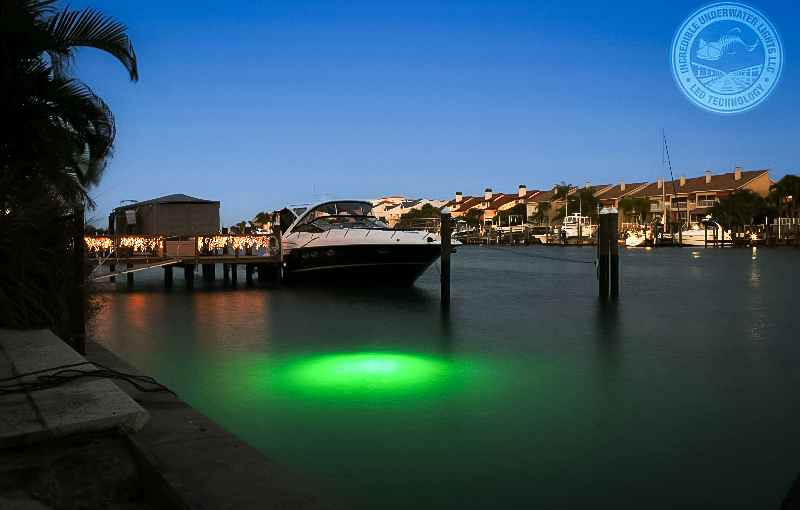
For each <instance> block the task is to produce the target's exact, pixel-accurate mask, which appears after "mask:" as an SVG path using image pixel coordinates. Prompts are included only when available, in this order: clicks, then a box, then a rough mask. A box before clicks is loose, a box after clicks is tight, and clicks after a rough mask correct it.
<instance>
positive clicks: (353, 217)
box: [294, 202, 389, 232]
mask: <svg viewBox="0 0 800 510" xmlns="http://www.w3.org/2000/svg"><path fill="white" fill-rule="evenodd" d="M334 228H380V229H384V228H389V227H388V225H386V224H385V223H383V222H382V221H380V220H379V219H377V218H375V217H374V216H373V215H372V204H370V203H369V202H328V203H325V204H321V205H318V206H317V207H315V208H314V209H312V210H311V211H309V212H308V214H307V215H306V216H305V217H304V218H303V220H302V221H301V222H300V224H298V225H297V227H296V228H295V229H294V230H295V231H300V232H324V231H325V230H330V229H334Z"/></svg>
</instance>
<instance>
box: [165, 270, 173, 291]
mask: <svg viewBox="0 0 800 510" xmlns="http://www.w3.org/2000/svg"><path fill="white" fill-rule="evenodd" d="M164 287H166V288H168V289H170V288H172V266H164Z"/></svg>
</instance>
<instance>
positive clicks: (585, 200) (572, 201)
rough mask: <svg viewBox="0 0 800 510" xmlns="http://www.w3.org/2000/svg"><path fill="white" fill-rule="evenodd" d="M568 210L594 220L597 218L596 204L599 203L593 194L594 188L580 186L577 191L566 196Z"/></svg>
mask: <svg viewBox="0 0 800 510" xmlns="http://www.w3.org/2000/svg"><path fill="white" fill-rule="evenodd" d="M567 200H568V201H569V210H570V211H572V212H573V213H581V214H583V215H584V216H588V217H590V218H592V219H594V220H597V204H599V203H600V201H599V200H597V197H595V196H594V188H591V187H589V188H581V189H579V190H578V191H577V193H573V194H571V195H569V196H568V199H567Z"/></svg>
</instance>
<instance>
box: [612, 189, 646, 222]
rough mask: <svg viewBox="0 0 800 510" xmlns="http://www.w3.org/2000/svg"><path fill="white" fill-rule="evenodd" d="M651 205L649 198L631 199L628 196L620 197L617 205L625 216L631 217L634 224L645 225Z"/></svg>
mask: <svg viewBox="0 0 800 510" xmlns="http://www.w3.org/2000/svg"><path fill="white" fill-rule="evenodd" d="M651 204H652V200H650V197H647V196H644V197H632V196H630V195H628V196H624V197H622V198H621V199H620V200H619V204H618V205H619V208H620V210H621V211H622V213H623V214H624V215H625V216H631V217H632V219H633V220H634V221H636V222H642V223H646V222H647V216H648V215H649V214H650V205H651Z"/></svg>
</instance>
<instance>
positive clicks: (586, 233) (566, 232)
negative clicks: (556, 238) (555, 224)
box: [561, 213, 597, 239]
mask: <svg viewBox="0 0 800 510" xmlns="http://www.w3.org/2000/svg"><path fill="white" fill-rule="evenodd" d="M596 230H597V225H592V220H591V218H589V217H588V216H584V215H582V214H581V213H573V214H570V215H568V216H567V217H565V218H564V223H563V224H562V225H561V235H562V237H566V238H567V239H569V238H571V237H591V236H593V235H594V233H595V231H596Z"/></svg>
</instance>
